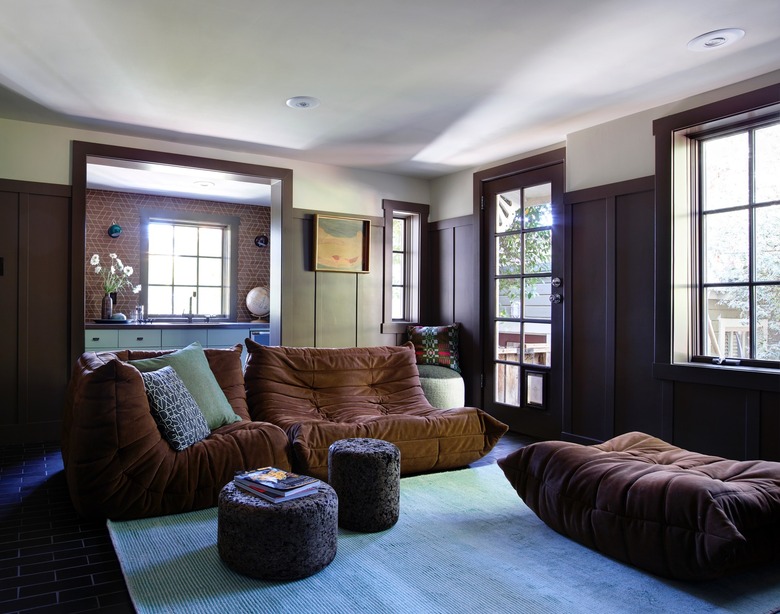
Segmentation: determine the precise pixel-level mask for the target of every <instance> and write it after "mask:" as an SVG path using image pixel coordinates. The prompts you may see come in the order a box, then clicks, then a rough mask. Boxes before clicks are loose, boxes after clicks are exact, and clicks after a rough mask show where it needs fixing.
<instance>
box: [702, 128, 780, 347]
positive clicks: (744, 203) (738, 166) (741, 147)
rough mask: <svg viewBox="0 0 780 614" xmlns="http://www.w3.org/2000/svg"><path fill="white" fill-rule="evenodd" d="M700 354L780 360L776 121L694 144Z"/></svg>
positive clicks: (779, 143)
mask: <svg viewBox="0 0 780 614" xmlns="http://www.w3.org/2000/svg"><path fill="white" fill-rule="evenodd" d="M698 145H699V155H698V170H699V181H698V188H699V192H698V193H699V198H698V215H697V222H698V233H699V236H700V250H699V258H700V262H699V267H698V268H699V279H700V284H699V292H700V294H699V298H698V301H699V340H700V341H699V343H698V344H697V345H698V347H699V352H697V353H700V354H703V355H704V356H708V357H712V358H714V359H716V360H717V361H723V360H724V359H740V360H742V359H746V360H760V361H778V360H780V122H775V123H771V124H768V125H766V124H764V125H759V126H753V127H749V128H743V129H740V130H738V131H736V132H734V131H732V132H729V133H725V134H715V135H711V136H707V137H702V138H700V139H699V140H698Z"/></svg>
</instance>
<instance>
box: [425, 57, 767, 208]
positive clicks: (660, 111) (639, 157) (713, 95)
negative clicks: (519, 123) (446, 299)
mask: <svg viewBox="0 0 780 614" xmlns="http://www.w3.org/2000/svg"><path fill="white" fill-rule="evenodd" d="M779 82H780V71H774V72H771V73H768V74H766V75H762V76H761V77H756V78H754V79H749V80H747V81H742V82H740V83H736V84H734V85H730V86H728V87H724V88H720V89H717V90H713V91H711V92H706V93H704V94H700V95H698V96H693V97H691V98H686V99H684V100H680V101H677V102H674V103H671V104H667V105H664V106H660V107H655V108H653V109H650V110H649V111H644V112H642V113H636V114H634V115H628V116H626V117H621V118H619V119H616V120H613V121H610V122H607V123H604V124H600V125H598V126H593V127H590V128H587V129H585V130H580V131H578V132H573V133H571V134H568V135H566V142H565V143H562V144H560V145H565V146H566V190H567V191H569V192H570V191H573V190H581V189H584V188H590V187H595V186H600V185H607V184H610V183H615V182H618V181H624V180H627V179H636V178H638V177H647V176H649V175H653V174H655V140H654V137H653V120H655V119H658V118H660V117H664V116H666V115H671V114H673V113H679V112H681V111H684V110H686V109H692V108H694V107H698V106H701V105H704V104H708V103H711V102H715V101H717V100H722V99H724V98H728V97H730V96H736V95H738V94H743V93H745V92H749V91H751V90H755V89H759V88H762V87H767V86H770V85H773V84H777V83H779ZM552 148H554V146H552V147H549V148H545V149H541V150H537V151H532V152H528V153H525V154H521V155H518V156H515V157H513V158H507V159H506V160H499V161H497V162H495V163H493V164H489V165H485V166H481V167H478V168H473V169H469V170H466V171H461V172H458V173H453V174H451V175H447V176H445V177H440V178H437V179H435V180H433V181H432V182H431V220H432V221H436V220H443V219H449V218H454V217H460V216H463V215H471V213H472V210H473V202H472V201H473V185H472V182H473V175H474V173H475V172H477V171H481V170H485V169H486V168H491V167H494V166H500V165H501V164H504V163H506V162H510V161H514V160H519V159H522V158H527V157H530V156H532V155H536V154H538V153H542V152H544V151H547V150H549V149H552Z"/></svg>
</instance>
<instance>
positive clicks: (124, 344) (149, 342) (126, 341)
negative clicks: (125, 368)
mask: <svg viewBox="0 0 780 614" xmlns="http://www.w3.org/2000/svg"><path fill="white" fill-rule="evenodd" d="M249 334H250V328H249V326H247V327H246V328H227V327H214V328H189V327H185V326H182V327H180V328H163V329H160V328H153V327H151V326H143V327H134V328H100V329H96V328H93V329H88V330H85V331H84V349H85V351H87V352H105V351H107V350H175V349H179V348H183V347H186V346H188V345H189V344H190V343H194V342H195V341H197V342H198V343H200V344H201V345H202V346H203V347H204V348H228V347H233V346H234V345H236V344H237V343H240V344H241V345H245V343H244V340H245V339H246V338H247V337H249Z"/></svg>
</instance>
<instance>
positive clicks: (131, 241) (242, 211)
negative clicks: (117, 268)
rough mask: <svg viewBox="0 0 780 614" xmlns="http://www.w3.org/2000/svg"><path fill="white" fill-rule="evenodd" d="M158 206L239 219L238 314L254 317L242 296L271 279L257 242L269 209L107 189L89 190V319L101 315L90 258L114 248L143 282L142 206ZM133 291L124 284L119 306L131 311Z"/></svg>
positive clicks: (266, 253)
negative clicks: (113, 231) (114, 233)
mask: <svg viewBox="0 0 780 614" xmlns="http://www.w3.org/2000/svg"><path fill="white" fill-rule="evenodd" d="M142 208H149V209H158V210H159V209H162V210H169V211H186V212H188V213H192V212H196V213H206V214H210V215H230V216H234V217H239V218H241V224H240V226H239V233H238V234H239V236H238V305H237V311H236V314H237V316H238V320H239V321H240V322H248V321H250V320H252V319H253V316H252V314H250V313H249V310H248V309H247V307H246V295H247V293H248V292H249V291H250V290H251V289H252V288H254V287H255V286H267V285H268V284H269V283H270V270H271V251H270V248H268V247H265V248H258V247H257V246H256V245H255V237H256V236H257V235H261V234H264V235H268V236H270V231H271V209H270V208H268V207H260V206H254V205H239V204H231V203H221V202H215V201H206V200H193V199H187V198H175V197H169V196H153V195H148V194H130V193H126V192H111V191H107V190H87V215H86V218H87V224H86V235H87V236H86V255H87V258H86V262H85V263H84V266H85V272H86V274H85V277H86V283H85V286H86V287H85V305H84V307H85V314H86V318H87V320H88V321H91V320H94V319H97V318H99V317H100V302H101V299H102V298H103V290H102V288H101V286H100V278H99V277H98V276H97V275H95V272H94V270H93V268H92V267H91V266H89V259H90V258H91V257H92V254H98V255H99V256H100V259H101V261H102V262H108V254H110V253H115V254H116V255H117V256H119V259H120V260H121V261H122V264H124V265H127V266H131V267H133V269H134V272H133V275H132V277H131V278H130V279H131V280H132V281H133V283H134V284H139V283H141V232H140V225H141V215H140V209H142ZM114 222H116V223H117V224H119V225H120V226H121V227H122V233H121V234H120V235H119V237H117V238H116V239H112V238H111V237H109V236H108V227H109V226H111V224H113V223H114ZM136 298H137V297H136V295H134V294H133V292H132V290H130V289H129V288H124V289H123V290H122V291H121V292H120V294H119V296H118V298H117V309H118V310H119V311H121V312H122V313H124V314H125V315H127V316H128V317H131V316H132V313H133V308H134V307H135V305H136Z"/></svg>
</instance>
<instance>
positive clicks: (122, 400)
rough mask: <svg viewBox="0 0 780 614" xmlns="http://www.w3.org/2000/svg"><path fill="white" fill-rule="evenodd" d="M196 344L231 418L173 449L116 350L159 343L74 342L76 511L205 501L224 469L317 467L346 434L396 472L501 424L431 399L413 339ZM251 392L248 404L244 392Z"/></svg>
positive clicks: (470, 446)
mask: <svg viewBox="0 0 780 614" xmlns="http://www.w3.org/2000/svg"><path fill="white" fill-rule="evenodd" d="M247 345H248V349H249V351H250V355H249V359H248V362H247V366H246V373H244V372H243V368H242V365H241V359H240V356H241V346H236V347H235V348H233V349H231V350H218V349H206V350H204V351H205V354H206V358H207V359H208V363H209V367H210V368H211V370H212V372H213V373H214V375H215V377H216V379H217V383H218V384H219V385H220V387H221V388H222V390H223V392H224V393H225V395H226V396H227V398H228V401H229V402H230V405H231V407H232V408H233V411H234V412H235V413H236V414H237V415H238V416H240V417H241V418H242V420H241V421H240V422H235V423H233V424H228V425H226V426H221V427H219V428H217V429H215V430H213V431H211V434H210V435H209V436H208V437H206V438H205V439H204V440H202V441H199V442H197V443H195V444H193V445H192V446H190V447H188V448H186V449H184V450H182V451H180V452H176V451H175V450H174V449H173V448H172V447H171V446H170V445H169V443H168V442H167V441H166V440H165V439H164V438H163V436H162V434H161V432H160V430H159V429H158V427H157V424H156V423H155V421H154V419H153V418H152V416H151V413H150V408H149V403H148V400H147V397H146V393H145V389H144V384H143V381H142V378H141V374H140V372H139V371H138V370H137V369H136V368H135V367H133V366H132V365H130V364H128V362H127V361H130V360H136V359H142V358H150V357H155V356H160V355H163V354H165V353H166V352H151V351H127V350H125V351H121V352H113V353H112V352H104V353H91V352H90V353H86V354H83V355H82V356H81V357H80V359H79V360H78V363H77V364H76V366H75V368H74V371H73V377H72V378H71V382H70V386H69V390H68V398H67V402H66V407H65V413H64V417H63V440H62V455H63V460H64V464H65V474H66V478H67V482H68V488H69V491H70V495H71V499H72V500H73V503H74V505H75V507H76V509H77V510H78V511H79V513H81V514H82V515H83V516H86V517H93V518H94V517H97V518H111V519H114V520H123V519H130V518H141V517H148V516H157V515H163V514H174V513H179V512H184V511H188V510H194V509H200V508H205V507H211V506H214V505H216V502H217V496H218V494H219V491H220V489H221V488H222V486H223V485H224V484H226V483H227V482H229V481H230V480H231V479H232V478H233V475H234V473H235V472H237V471H240V470H245V469H251V468H256V467H262V466H266V465H275V466H278V467H281V468H284V469H290V468H291V467H293V468H295V469H297V470H299V471H300V472H302V473H307V474H310V475H314V476H316V477H320V478H323V479H327V450H328V447H329V446H330V444H331V443H333V442H334V441H336V440H338V439H344V438H347V437H373V438H378V439H385V440H388V441H391V442H393V443H395V444H396V445H398V446H399V448H400V449H401V458H402V461H401V463H402V465H401V469H402V472H403V473H407V474H408V473H416V472H421V471H430V470H439V469H449V468H454V467H461V466H464V465H466V464H468V463H470V462H473V461H474V460H477V459H478V458H480V457H482V456H484V455H485V454H487V453H488V452H489V451H490V450H491V449H492V448H493V446H494V445H495V444H496V442H497V441H498V440H499V438H500V437H501V435H503V434H504V432H506V430H507V427H506V425H504V424H502V423H501V422H498V421H497V420H495V419H494V418H492V417H490V416H489V415H487V414H485V413H484V412H482V411H481V410H479V409H476V408H473V407H470V408H459V409H450V410H439V409H434V408H433V407H431V405H430V404H429V403H428V402H427V400H426V399H425V396H424V395H423V393H422V388H421V387H420V382H419V377H418V376H417V367H416V364H415V356H414V350H413V349H412V348H411V347H410V346H403V347H398V348H393V347H390V348H343V349H308V348H307V349H303V348H264V346H259V345H258V344H255V343H254V342H253V341H251V340H247ZM248 400H249V402H250V403H251V411H250V409H249V407H248V405H247V401H248Z"/></svg>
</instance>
